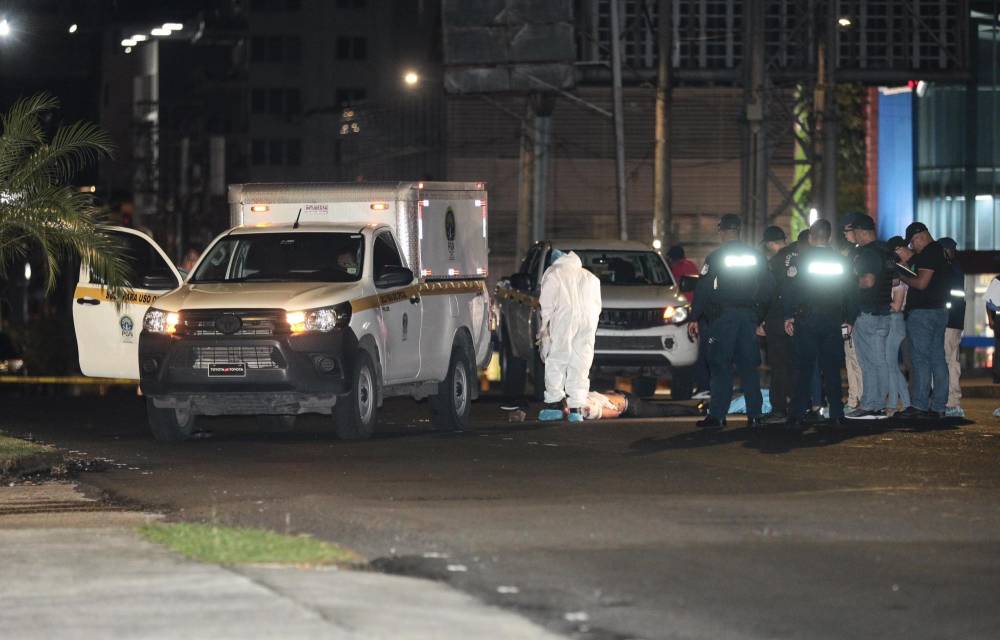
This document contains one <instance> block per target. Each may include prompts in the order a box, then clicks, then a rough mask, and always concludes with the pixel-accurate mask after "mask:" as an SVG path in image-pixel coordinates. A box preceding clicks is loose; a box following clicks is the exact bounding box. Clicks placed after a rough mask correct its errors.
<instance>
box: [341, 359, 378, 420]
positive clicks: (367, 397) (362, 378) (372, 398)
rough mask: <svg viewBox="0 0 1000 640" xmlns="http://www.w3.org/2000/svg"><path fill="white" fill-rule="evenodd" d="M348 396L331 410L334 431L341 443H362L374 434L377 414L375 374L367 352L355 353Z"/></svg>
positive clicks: (375, 371) (345, 395)
mask: <svg viewBox="0 0 1000 640" xmlns="http://www.w3.org/2000/svg"><path fill="white" fill-rule="evenodd" d="M351 382H352V384H351V391H350V393H347V394H344V395H342V396H340V397H339V398H337V404H335V405H334V406H333V418H334V427H335V428H336V430H337V437H338V438H340V439H341V440H365V439H367V438H370V437H371V435H372V433H373V432H374V431H375V416H376V414H377V413H378V386H379V380H378V371H377V370H376V369H375V365H374V363H373V362H372V357H371V356H370V355H368V352H367V351H364V350H361V351H359V352H358V359H357V361H356V362H355V363H354V379H353V380H352V381H351Z"/></svg>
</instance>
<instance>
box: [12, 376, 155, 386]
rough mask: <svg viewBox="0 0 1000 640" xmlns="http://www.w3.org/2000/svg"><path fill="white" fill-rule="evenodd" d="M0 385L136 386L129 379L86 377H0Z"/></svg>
mask: <svg viewBox="0 0 1000 640" xmlns="http://www.w3.org/2000/svg"><path fill="white" fill-rule="evenodd" d="M0 384H103V385H112V384H123V385H136V384H139V381H138V380H130V379H129V378H88V377H87V376H0Z"/></svg>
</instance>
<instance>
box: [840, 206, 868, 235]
mask: <svg viewBox="0 0 1000 640" xmlns="http://www.w3.org/2000/svg"><path fill="white" fill-rule="evenodd" d="M860 215H863V214H860V213H858V212H856V211H852V212H851V213H845V214H844V215H843V217H842V218H841V219H840V228H841V229H843V230H844V231H850V230H851V229H853V228H854V223H855V221H857V219H858V216H860Z"/></svg>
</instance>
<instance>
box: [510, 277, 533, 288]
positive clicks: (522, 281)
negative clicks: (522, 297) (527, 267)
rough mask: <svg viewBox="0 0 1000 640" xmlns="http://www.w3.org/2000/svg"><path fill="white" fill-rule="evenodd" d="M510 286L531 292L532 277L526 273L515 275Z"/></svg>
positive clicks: (511, 278)
mask: <svg viewBox="0 0 1000 640" xmlns="http://www.w3.org/2000/svg"><path fill="white" fill-rule="evenodd" d="M510 286H512V287H514V288H515V289H520V290H521V291H530V290H531V276H529V275H528V274H526V273H515V274H514V275H512V276H511V277H510Z"/></svg>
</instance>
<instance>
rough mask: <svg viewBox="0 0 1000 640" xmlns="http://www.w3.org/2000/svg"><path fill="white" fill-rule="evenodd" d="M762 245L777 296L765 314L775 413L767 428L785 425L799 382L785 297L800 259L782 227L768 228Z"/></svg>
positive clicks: (766, 421)
mask: <svg viewBox="0 0 1000 640" xmlns="http://www.w3.org/2000/svg"><path fill="white" fill-rule="evenodd" d="M761 244H762V245H763V247H764V250H765V251H766V252H767V256H768V259H767V266H768V269H769V270H770V271H771V276H772V277H773V278H774V282H775V291H774V296H773V297H772V299H771V300H770V301H768V304H767V305H766V312H765V314H764V335H765V336H766V339H767V366H768V367H769V368H770V370H771V413H769V414H768V415H766V416H764V424H767V425H771V424H784V423H785V421H786V420H787V418H788V399H789V397H790V396H791V395H792V381H793V380H794V379H795V358H794V354H793V351H792V338H791V336H789V335H788V334H786V333H785V309H784V303H783V297H784V295H785V294H786V291H787V288H788V281H789V277H788V267H789V265H791V263H792V261H793V260H794V259H795V257H796V256H798V253H799V243H798V242H793V243H791V244H785V232H784V231H783V230H782V229H781V227H768V228H766V229H764V237H763V239H762V241H761Z"/></svg>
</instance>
